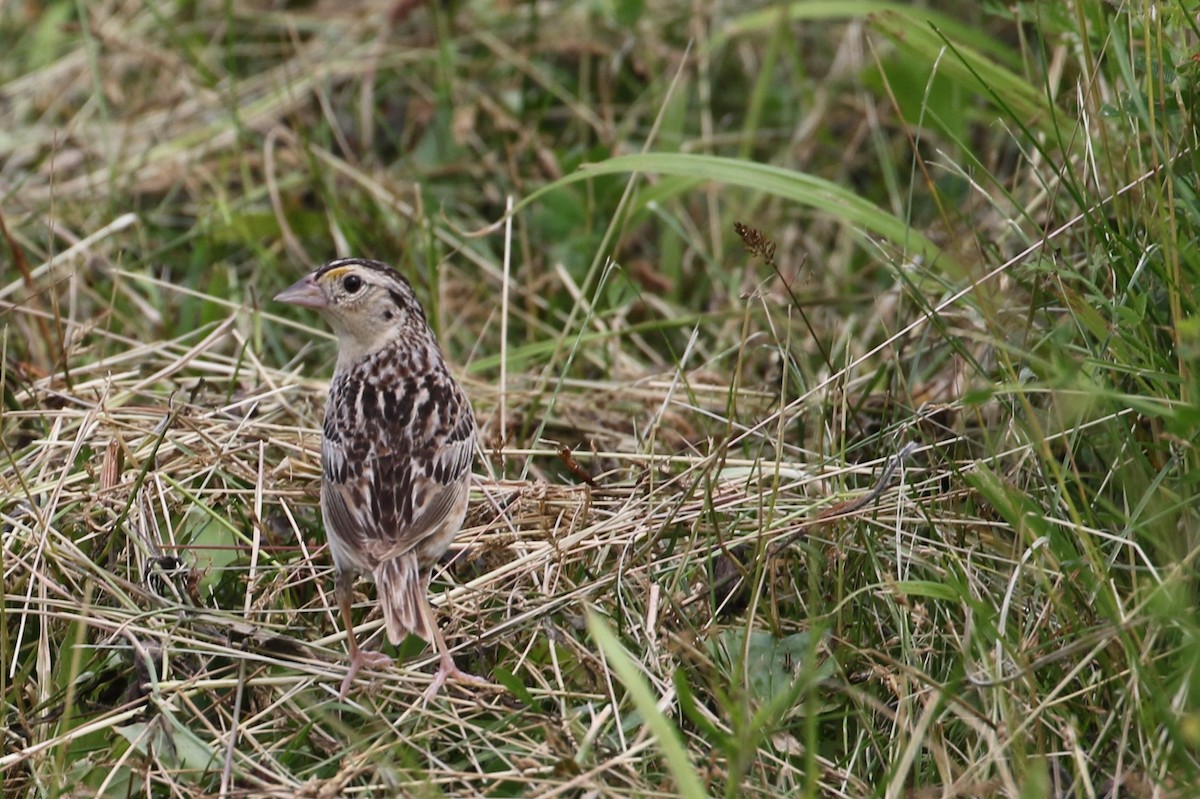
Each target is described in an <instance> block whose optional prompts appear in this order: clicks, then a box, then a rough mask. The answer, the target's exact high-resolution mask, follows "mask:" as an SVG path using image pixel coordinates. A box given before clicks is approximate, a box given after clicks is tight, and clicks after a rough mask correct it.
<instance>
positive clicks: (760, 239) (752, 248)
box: [733, 222, 775, 264]
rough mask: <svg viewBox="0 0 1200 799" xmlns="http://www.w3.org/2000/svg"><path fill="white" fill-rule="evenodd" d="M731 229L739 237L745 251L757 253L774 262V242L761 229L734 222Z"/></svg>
mask: <svg viewBox="0 0 1200 799" xmlns="http://www.w3.org/2000/svg"><path fill="white" fill-rule="evenodd" d="M733 231H734V232H735V233H737V234H738V236H740V237H741V239H742V245H743V246H745V248H746V252H748V253H750V254H751V255H757V256H758V257H759V258H762V259H763V260H764V261H766V262H767V263H769V264H770V263H774V262H775V242H773V241H771V240H770V239H769V238H767V236H766V234H764V233H763V232H762V231H761V230H759V229H758V228H753V227H750V226H749V225H744V224H742V223H741V222H734V223H733Z"/></svg>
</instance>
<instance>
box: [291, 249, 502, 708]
mask: <svg viewBox="0 0 1200 799" xmlns="http://www.w3.org/2000/svg"><path fill="white" fill-rule="evenodd" d="M275 299H276V300H277V301H279V302H286V303H291V304H292V305H299V306H302V307H304V308H313V309H315V310H316V311H318V312H319V313H320V314H321V315H322V316H323V317H324V318H325V320H326V321H327V322H328V323H329V326H330V327H331V328H333V332H334V333H335V334H337V338H338V359H337V366H336V367H335V368H334V372H333V380H332V381H331V382H330V384H329V399H328V402H327V404H326V406H325V435H324V439H323V441H322V443H321V474H322V478H323V479H322V481H321V516H322V518H323V520H324V523H325V533H326V536H327V537H328V539H329V549H330V551H331V552H332V553H333V563H334V567H335V568H336V570H337V590H336V594H337V600H338V605H339V606H340V607H341V612H342V618H343V620H344V622H345V625H346V634H347V637H348V640H349V650H350V669H349V672H348V673H347V674H346V678H345V680H343V681H342V686H341V691H340V692H339V694H338V696H339V697H340V698H342V699H345V697H346V694H347V693H348V691H349V690H350V685H351V683H352V682H353V680H354V676H355V675H356V674H357V673H358V670H359V669H360V668H362V667H363V666H364V665H366V666H370V667H377V666H383V665H387V664H389V663H390V662H391V659H390V658H388V657H387V656H386V655H384V654H383V653H382V652H366V651H364V650H362V649H359V647H358V642H357V641H356V640H355V636H354V626H353V624H352V622H351V617H350V604H351V600H352V594H353V585H354V578H355V576H356V575H358V574H360V573H362V574H367V575H369V576H370V577H371V578H372V579H374V581H375V585H376V586H377V588H378V593H379V602H380V604H381V605H382V606H383V618H384V622H385V624H386V626H387V636H388V640H390V641H391V642H392V643H393V644H398V643H400V642H401V641H402V640H404V636H405V635H406V634H408V633H409V632H413V633H416V634H417V635H419V636H420V637H422V638H424V639H425V640H426V641H431V642H432V643H433V645H434V646H435V647H436V648H437V651H438V653H439V654H440V655H441V663H440V665H439V667H438V670H437V673H436V674H435V675H434V677H433V681H432V682H431V684H430V686H429V689H428V690H427V691H426V692H425V699H426V700H427V701H428V699H430V698H431V697H433V696H434V695H435V694H436V693H437V692H438V690H439V689H440V688H441V686H442V684H443V683H445V681H446V680H447V679H451V678H453V679H459V680H468V681H477V682H478V681H479V680H478V678H475V677H472V676H471V675H468V674H465V673H464V672H461V671H459V669H458V667H457V666H455V664H454V659H453V658H452V657H451V656H450V652H449V650H448V649H447V647H446V642H445V640H444V639H443V638H442V634H441V631H440V630H439V629H438V626H437V623H436V622H435V620H434V618H433V608H432V607H430V605H429V599H428V590H429V577H430V570H431V569H432V567H433V565H434V564H435V563H436V562H437V561H438V559H439V558H440V557H441V556H442V554H443V553H445V551H446V549H447V548H448V547H449V546H450V542H451V541H452V540H453V539H454V534H455V533H457V532H458V530H459V528H460V527H461V526H462V522H463V517H464V516H465V515H466V512H467V488H468V483H469V482H470V479H471V461H472V459H473V457H474V450H475V417H474V416H473V415H472V413H471V405H470V403H469V402H468V400H467V396H466V394H465V393H464V392H463V390H462V387H461V386H459V384H458V382H457V381H456V380H455V379H454V378H453V377H452V376H451V375H450V371H449V369H447V367H446V362H445V360H444V359H443V357H442V352H441V349H440V348H439V347H438V342H437V339H436V338H435V337H434V334H433V331H432V330H431V329H430V328H429V323H428V322H427V321H426V320H425V313H424V312H423V311H422V310H421V306H420V304H419V303H418V302H417V299H416V296H415V295H414V294H413V290H412V286H410V285H409V284H408V281H406V280H405V279H404V278H403V277H401V276H400V274H399V273H398V272H397V271H396V270H395V269H393V268H391V267H390V266H388V265H387V264H383V263H380V262H379V261H369V260H365V259H362V258H342V259H339V260H336V261H331V262H330V263H327V264H325V265H324V266H322V267H321V268H320V269H318V270H316V271H315V272H312V273H311V274H309V275H307V276H306V277H305V278H304V279H302V280H301V281H299V282H298V283H296V284H295V285H293V286H292V287H290V288H288V289H287V290H285V291H283V292H281V293H280V294H278V295H276V297H275Z"/></svg>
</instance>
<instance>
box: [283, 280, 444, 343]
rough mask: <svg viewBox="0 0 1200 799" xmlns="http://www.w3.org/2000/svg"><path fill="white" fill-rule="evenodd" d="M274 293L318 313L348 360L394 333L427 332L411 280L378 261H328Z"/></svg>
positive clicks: (418, 334) (393, 336) (422, 334)
mask: <svg viewBox="0 0 1200 799" xmlns="http://www.w3.org/2000/svg"><path fill="white" fill-rule="evenodd" d="M275 299H276V300H277V301H279V302H286V303H290V304H292V305H299V306H301V307H303V308H313V309H314V310H316V311H318V312H319V313H320V314H321V315H322V316H324V317H325V320H326V321H327V322H329V326H330V327H331V328H333V332H334V333H335V334H336V335H337V337H338V349H339V358H342V359H346V360H349V361H356V360H358V359H359V358H362V357H365V356H367V355H370V354H372V353H374V352H376V351H377V350H379V349H382V348H383V347H385V346H387V345H388V344H389V343H391V342H392V341H394V340H395V339H396V338H397V337H400V336H408V337H413V336H416V337H421V338H424V337H428V336H431V333H430V331H429V325H428V323H427V322H426V320H425V314H424V312H423V311H422V310H421V305H420V303H418V302H417V298H416V296H415V295H414V294H413V290H412V286H410V285H409V284H408V281H407V280H405V279H404V278H403V277H401V275H400V273H399V272H397V271H396V270H395V269H393V268H392V267H390V266H388V265H387V264H384V263H381V262H379V261H370V260H366V259H363V258H342V259H339V260H337V261H330V262H329V263H327V264H325V265H324V266H322V267H321V268H320V269H317V270H316V271H315V272H310V273H309V274H308V275H305V276H304V277H303V278H302V279H301V280H299V281H298V282H296V283H295V284H293V285H292V286H290V287H289V288H287V289H284V290H283V291H281V292H280V293H279V294H277V295H275Z"/></svg>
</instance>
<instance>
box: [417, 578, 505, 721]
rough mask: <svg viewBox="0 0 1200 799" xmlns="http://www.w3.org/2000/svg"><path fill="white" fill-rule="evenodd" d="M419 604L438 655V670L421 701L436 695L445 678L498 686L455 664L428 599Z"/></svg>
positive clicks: (493, 686)
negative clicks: (431, 633) (431, 632)
mask: <svg viewBox="0 0 1200 799" xmlns="http://www.w3.org/2000/svg"><path fill="white" fill-rule="evenodd" d="M421 605H422V607H421V615H423V616H424V617H425V624H426V626H427V627H428V628H429V629H430V630H431V631H433V646H434V648H435V649H437V651H438V655H439V656H440V662H439V663H438V670H437V671H436V672H434V674H433V680H432V681H431V682H430V683H429V687H428V688H426V689H425V694H424V695H423V697H422V700H421V701H422V702H425V703H428V702H429V700H430V699H433V698H434V697H435V696H437V694H438V691H440V690H441V689H442V686H443V685H445V684H446V680H454V681H455V682H464V683H471V684H474V685H478V686H480V687H487V688H499V687H500V686H498V685H496V684H495V683H490V682H488V681H487V680H485V679H483V678H482V677H476V676H475V675H474V674H468V673H467V672H465V671H463V670H461V669H460V668H459V667H458V666H457V665H455V663H454V658H453V657H451V655H450V648H449V647H448V646H446V639H445V638H442V631H441V630H440V629H438V626H437V620H436V619H434V618H433V608H431V607H430V606H429V602H428V601H424V602H422V603H421Z"/></svg>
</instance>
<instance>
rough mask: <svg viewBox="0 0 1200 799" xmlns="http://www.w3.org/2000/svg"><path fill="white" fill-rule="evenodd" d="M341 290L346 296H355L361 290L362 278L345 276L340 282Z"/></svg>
mask: <svg viewBox="0 0 1200 799" xmlns="http://www.w3.org/2000/svg"><path fill="white" fill-rule="evenodd" d="M342 288H344V289H345V290H346V293H347V294H356V293H358V290H359V289H360V288H362V278H361V277H359V276H358V275H346V277H345V279H343V280H342Z"/></svg>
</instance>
